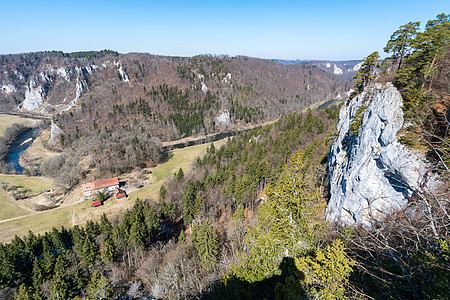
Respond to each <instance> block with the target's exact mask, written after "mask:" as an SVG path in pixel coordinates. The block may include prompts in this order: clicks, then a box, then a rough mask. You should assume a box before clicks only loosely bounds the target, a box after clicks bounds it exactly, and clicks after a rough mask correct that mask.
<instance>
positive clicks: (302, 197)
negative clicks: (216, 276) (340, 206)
mask: <svg viewBox="0 0 450 300" xmlns="http://www.w3.org/2000/svg"><path fill="white" fill-rule="evenodd" d="M305 156H306V153H305V152H300V151H299V152H297V153H296V154H295V155H293V156H292V158H291V161H290V164H289V165H288V166H287V167H286V168H285V170H284V172H283V173H282V175H281V177H280V179H279V180H278V183H277V184H276V185H275V186H274V187H271V186H269V187H268V188H267V189H266V194H267V200H266V202H264V203H263V204H262V205H261V206H260V208H259V211H258V223H257V225H256V226H255V228H253V229H252V230H250V232H249V233H248V234H247V236H246V239H245V240H246V244H247V245H251V247H250V249H249V250H248V251H246V252H242V253H240V255H239V258H240V264H239V265H238V266H236V267H235V268H233V271H232V272H233V273H234V274H235V275H236V276H237V277H238V278H241V279H243V280H245V281H248V282H255V281H261V280H263V279H264V278H268V277H270V276H272V275H275V274H280V272H281V271H280V269H279V265H280V263H281V260H282V258H283V257H285V256H298V255H301V254H302V253H305V252H306V251H307V250H308V249H311V248H312V247H313V245H314V234H315V233H314V231H313V226H314V222H313V219H312V218H313V216H314V214H315V212H316V205H317V203H318V202H319V194H318V191H317V190H316V189H315V188H314V187H312V186H311V185H310V184H308V182H307V180H306V178H305V173H306V172H305V173H304V168H305V167H306V166H307V162H306V161H305Z"/></svg>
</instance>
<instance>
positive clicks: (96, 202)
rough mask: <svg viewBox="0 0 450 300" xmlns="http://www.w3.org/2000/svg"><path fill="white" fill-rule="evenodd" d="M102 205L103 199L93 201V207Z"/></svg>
mask: <svg viewBox="0 0 450 300" xmlns="http://www.w3.org/2000/svg"><path fill="white" fill-rule="evenodd" d="M100 205H102V201H95V202H93V203H92V207H97V206H100Z"/></svg>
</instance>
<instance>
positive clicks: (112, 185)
mask: <svg viewBox="0 0 450 300" xmlns="http://www.w3.org/2000/svg"><path fill="white" fill-rule="evenodd" d="M81 187H82V188H83V193H84V196H86V197H88V196H90V195H92V194H94V193H95V194H96V193H97V192H103V191H104V190H106V191H107V192H112V191H114V190H115V189H116V188H118V187H119V179H118V178H117V177H114V178H109V179H103V180H99V181H94V182H88V183H84V184H82V185H81Z"/></svg>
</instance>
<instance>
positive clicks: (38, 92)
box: [22, 79, 47, 111]
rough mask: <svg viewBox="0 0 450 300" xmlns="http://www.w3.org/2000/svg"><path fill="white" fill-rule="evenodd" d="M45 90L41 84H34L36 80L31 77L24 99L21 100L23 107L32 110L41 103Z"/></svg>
mask: <svg viewBox="0 0 450 300" xmlns="http://www.w3.org/2000/svg"><path fill="white" fill-rule="evenodd" d="M46 95H47V92H46V90H45V88H44V87H43V86H42V85H39V86H36V82H35V81H34V80H33V79H31V80H30V85H29V86H28V87H27V89H26V91H25V100H24V101H23V105H22V107H23V109H25V110H27V111H32V110H35V109H36V108H38V107H39V106H41V105H42V103H43V102H44V99H45V96H46Z"/></svg>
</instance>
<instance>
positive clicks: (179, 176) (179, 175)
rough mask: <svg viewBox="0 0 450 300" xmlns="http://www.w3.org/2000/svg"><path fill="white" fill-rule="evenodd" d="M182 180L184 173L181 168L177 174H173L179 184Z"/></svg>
mask: <svg viewBox="0 0 450 300" xmlns="http://www.w3.org/2000/svg"><path fill="white" fill-rule="evenodd" d="M183 178H184V171H183V169H182V168H180V169H179V170H178V172H177V173H176V174H175V180H176V181H178V182H180V181H181V180H183Z"/></svg>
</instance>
